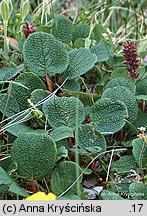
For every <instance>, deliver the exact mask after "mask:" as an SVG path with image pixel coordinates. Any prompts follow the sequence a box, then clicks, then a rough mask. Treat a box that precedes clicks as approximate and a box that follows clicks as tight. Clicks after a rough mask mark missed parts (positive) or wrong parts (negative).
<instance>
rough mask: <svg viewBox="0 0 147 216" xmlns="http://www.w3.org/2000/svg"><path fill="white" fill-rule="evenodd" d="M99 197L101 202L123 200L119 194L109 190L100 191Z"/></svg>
mask: <svg viewBox="0 0 147 216" xmlns="http://www.w3.org/2000/svg"><path fill="white" fill-rule="evenodd" d="M100 196H101V198H102V199H103V200H124V199H123V198H122V197H121V196H119V194H117V193H114V192H112V191H110V190H102V192H101V193H100Z"/></svg>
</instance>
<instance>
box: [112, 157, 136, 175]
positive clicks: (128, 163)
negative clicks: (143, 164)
mask: <svg viewBox="0 0 147 216" xmlns="http://www.w3.org/2000/svg"><path fill="white" fill-rule="evenodd" d="M112 167H113V168H115V170H116V171H117V172H129V171H130V170H132V169H133V170H136V169H137V164H136V162H135V160H134V156H133V155H125V156H122V157H121V158H120V159H119V160H117V161H115V162H114V163H113V164H112Z"/></svg>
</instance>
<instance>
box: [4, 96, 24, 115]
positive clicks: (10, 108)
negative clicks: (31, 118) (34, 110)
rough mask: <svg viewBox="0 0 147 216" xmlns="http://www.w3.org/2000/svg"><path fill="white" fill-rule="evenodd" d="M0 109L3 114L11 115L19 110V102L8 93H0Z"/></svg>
mask: <svg viewBox="0 0 147 216" xmlns="http://www.w3.org/2000/svg"><path fill="white" fill-rule="evenodd" d="M0 111H1V112H2V113H3V115H4V116H8V117H9V116H12V115H14V114H16V113H18V112H19V111H20V107H19V104H18V103H17V101H16V100H15V98H14V97H13V96H12V95H10V94H0Z"/></svg>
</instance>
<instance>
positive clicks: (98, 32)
mask: <svg viewBox="0 0 147 216" xmlns="http://www.w3.org/2000/svg"><path fill="white" fill-rule="evenodd" d="M93 33H94V39H95V40H96V41H97V43H99V42H100V41H101V40H102V39H103V35H102V34H103V33H106V29H105V28H104V27H103V26H102V25H101V24H96V25H95V27H94V29H93Z"/></svg>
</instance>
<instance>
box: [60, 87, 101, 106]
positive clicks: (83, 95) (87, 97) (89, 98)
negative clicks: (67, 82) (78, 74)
mask: <svg viewBox="0 0 147 216" xmlns="http://www.w3.org/2000/svg"><path fill="white" fill-rule="evenodd" d="M62 91H63V92H65V93H67V94H69V95H71V96H74V97H76V98H78V99H79V100H80V101H81V102H82V103H83V104H84V106H92V105H93V101H96V100H97V99H98V98H99V96H98V95H97V94H92V93H87V92H81V91H80V92H77V91H69V90H66V89H62Z"/></svg>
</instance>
